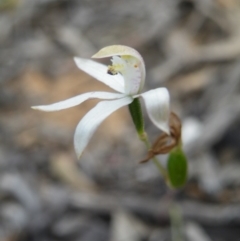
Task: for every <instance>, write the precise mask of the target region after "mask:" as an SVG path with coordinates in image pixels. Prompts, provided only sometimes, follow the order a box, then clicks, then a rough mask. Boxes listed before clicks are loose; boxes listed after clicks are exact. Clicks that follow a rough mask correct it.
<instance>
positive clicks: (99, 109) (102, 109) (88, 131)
mask: <svg viewBox="0 0 240 241" xmlns="http://www.w3.org/2000/svg"><path fill="white" fill-rule="evenodd" d="M132 101H133V99H132V98H130V97H125V98H122V99H118V100H112V101H101V102H100V103H98V104H97V105H96V106H95V107H94V108H93V109H91V110H90V111H89V112H88V113H87V114H86V115H85V116H84V117H83V118H82V120H81V121H80V122H79V124H78V126H77V128H76V131H75V135H74V147H75V151H76V153H77V156H78V157H79V158H80V156H81V155H82V152H83V150H84V149H85V147H86V146H87V144H88V142H89V140H90V139H91V137H92V135H93V133H94V131H95V130H96V129H97V127H98V126H99V125H100V124H101V123H102V121H103V120H105V119H106V118H107V117H108V116H109V115H111V114H112V113H113V112H114V111H116V110H117V109H119V108H121V107H122V106H125V105H128V104H129V103H131V102H132Z"/></svg>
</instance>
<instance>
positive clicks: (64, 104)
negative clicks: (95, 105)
mask: <svg viewBox="0 0 240 241" xmlns="http://www.w3.org/2000/svg"><path fill="white" fill-rule="evenodd" d="M124 96H125V94H119V93H109V92H97V91H96V92H88V93H84V94H81V95H78V96H75V97H72V98H70V99H67V100H63V101H60V102H57V103H54V104H51V105H40V106H32V108H33V109H36V110H42V111H58V110H63V109H67V108H70V107H73V106H76V105H79V104H81V103H83V102H84V101H86V100H88V99H94V98H98V99H119V98H122V97H124Z"/></svg>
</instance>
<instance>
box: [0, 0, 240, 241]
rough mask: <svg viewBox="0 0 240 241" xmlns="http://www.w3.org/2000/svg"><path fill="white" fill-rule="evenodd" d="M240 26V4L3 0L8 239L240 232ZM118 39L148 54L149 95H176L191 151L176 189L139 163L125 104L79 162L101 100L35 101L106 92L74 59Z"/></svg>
mask: <svg viewBox="0 0 240 241" xmlns="http://www.w3.org/2000/svg"><path fill="white" fill-rule="evenodd" d="M239 21H240V1H239V0H148V1H145V0H122V1H117V0H111V1H109V0H106V1H100V0H0V240H1V241H30V240H31V241H32V240H34V241H35V240H36V241H54V240H73V241H75V240H76V241H78V240H79V241H108V240H109V241H168V240H169V241H170V240H173V241H178V240H179V241H185V240H186V241H211V240H213V241H215V240H216V241H229V240H231V241H235V240H236V241H237V240H240V204H239V201H240V159H239V158H240V95H239V92H240V25H239ZM112 44H124V45H128V46H131V47H133V48H136V49H137V50H138V51H139V52H140V53H141V54H142V56H143V58H144V60H145V63H146V68H147V79H146V85H145V89H146V90H148V89H151V88H157V87H159V86H166V87H167V88H168V89H169V91H170V94H171V108H172V110H173V111H175V112H176V113H177V114H178V115H179V116H180V117H181V119H182V123H183V140H184V148H185V151H186V153H187V156H188V159H189V180H188V182H187V184H186V186H185V187H184V188H183V189H181V190H179V191H173V190H169V188H167V187H166V185H165V183H164V181H163V179H162V177H161V176H160V174H159V173H158V171H157V169H156V168H155V167H154V166H153V164H152V163H151V162H149V163H146V164H139V161H140V160H141V159H142V158H143V157H145V156H146V150H145V147H144V146H143V144H142V143H141V142H140V141H139V140H138V138H137V135H136V132H135V129H134V126H133V124H132V121H131V119H130V117H129V113H128V110H127V108H123V109H121V110H119V111H117V112H116V113H114V114H113V115H112V116H110V117H109V118H108V119H107V120H106V121H105V122H104V123H103V124H102V125H101V127H100V128H99V129H98V130H97V132H96V133H95V135H94V137H93V138H92V139H91V142H90V143H89V145H88V147H87V149H86V150H85V152H84V155H83V156H82V158H81V160H80V161H78V160H77V158H76V155H75V153H74V148H73V133H74V130H75V127H76V125H77V123H78V122H79V120H80V119H81V118H82V117H83V116H84V114H85V113H86V112H87V111H88V110H90V108H91V107H93V106H94V105H95V104H96V103H97V101H95V100H91V101H87V102H86V103H84V104H82V105H81V106H77V107H75V108H71V109H68V110H64V111H60V112H56V113H43V112H38V111H34V110H32V109H30V106H32V105H39V104H49V103H52V102H57V101H60V100H63V99H66V98H68V97H72V96H75V95H77V94H79V93H83V92H86V91H93V90H109V89H108V88H107V87H106V86H104V85H102V84H100V83H98V82H97V81H95V80H94V79H92V78H91V77H90V76H87V75H86V74H84V73H83V72H81V71H80V70H78V69H77V67H76V66H75V64H74V62H73V56H81V57H85V58H89V57H90V56H92V55H93V54H94V53H95V52H97V51H98V50H99V49H100V48H102V47H105V46H107V45H112ZM107 61H108V60H107ZM106 63H107V62H106ZM145 117H146V123H145V125H146V130H147V132H148V133H149V135H150V138H151V140H152V141H153V140H154V139H155V138H156V137H157V136H158V135H159V134H160V132H159V131H158V130H157V129H156V128H155V127H154V126H153V125H152V124H151V123H150V121H149V119H148V118H147V116H146V115H145ZM165 158H166V157H164V156H159V159H160V161H162V162H163V163H164V161H165ZM173 202H175V203H176V204H177V206H173V205H172V203H173ZM170 214H171V215H170Z"/></svg>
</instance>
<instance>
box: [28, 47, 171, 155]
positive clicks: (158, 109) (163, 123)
mask: <svg viewBox="0 0 240 241" xmlns="http://www.w3.org/2000/svg"><path fill="white" fill-rule="evenodd" d="M107 57H111V62H112V64H111V65H110V66H105V65H103V64H100V63H97V62H95V61H92V60H89V59H83V58H79V57H75V58H74V60H75V63H76V65H77V66H78V68H79V69H81V70H82V71H84V72H85V73H87V74H89V75H91V76H92V77H94V78H95V79H97V80H98V81H100V82H102V83H104V84H106V85H107V86H109V87H111V88H112V89H113V90H115V91H116V92H117V93H116V92H114V93H110V92H99V91H94V92H88V93H82V94H80V95H78V96H75V97H72V98H70V99H67V100H64V101H61V102H58V103H55V104H51V105H41V106H33V107H32V108H33V109H37V110H41V111H58V110H63V109H66V108H70V107H73V106H76V105H79V104H81V103H83V102H84V101H86V100H89V99H93V98H98V99H103V100H104V101H101V102H99V103H98V104H97V105H96V106H95V107H94V108H93V109H91V110H90V111H89V112H88V113H87V114H86V115H85V116H84V117H83V118H82V120H81V121H80V122H79V124H78V125H77V128H76V131H75V134H74V147H75V151H76V153H77V156H78V157H79V158H80V157H81V155H82V153H83V151H84V149H85V147H86V146H87V144H88V142H89V141H90V139H91V137H92V135H93V133H94V132H95V130H96V129H97V127H98V126H99V125H100V124H101V123H102V121H104V120H105V119H106V118H107V117H108V116H109V115H111V114H112V113H113V112H114V111H116V110H118V109H119V108H121V107H123V106H126V105H129V109H130V113H131V115H132V117H133V121H134V124H135V126H136V129H137V131H138V134H139V137H140V139H143V140H144V141H145V139H144V138H146V137H145V136H144V127H143V119H138V118H137V116H138V114H137V112H136V111H138V110H136V105H137V104H138V101H139V100H138V99H139V98H140V97H142V98H143V100H144V102H145V105H146V110H147V113H148V116H149V118H150V119H151V121H152V122H153V124H154V125H155V126H156V127H158V128H159V129H161V130H162V131H163V132H165V133H167V134H169V125H168V120H169V93H168V90H167V89H166V88H156V89H153V90H149V91H147V92H144V93H142V90H143V87H144V83H145V78H146V71H145V64H144V61H143V59H142V57H141V55H140V54H139V53H138V52H137V51H136V50H135V49H133V48H130V47H127V46H123V45H112V46H108V47H105V48H103V49H101V50H100V51H99V52H97V53H96V54H95V55H93V56H92V58H96V59H101V58H107ZM139 103H140V102H139ZM134 113H135V114H136V115H135V114H134ZM134 115H135V117H134ZM146 143H147V142H146Z"/></svg>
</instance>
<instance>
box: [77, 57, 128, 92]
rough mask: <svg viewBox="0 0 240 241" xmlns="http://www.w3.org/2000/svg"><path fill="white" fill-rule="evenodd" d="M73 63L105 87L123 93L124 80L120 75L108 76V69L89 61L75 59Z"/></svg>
mask: <svg viewBox="0 0 240 241" xmlns="http://www.w3.org/2000/svg"><path fill="white" fill-rule="evenodd" d="M74 61H75V63H76V65H77V66H78V68H79V69H81V70H82V71H84V72H85V73H87V74H89V75H91V76H92V77H94V78H95V79H97V80H98V81H101V82H102V83H104V84H105V85H107V86H109V87H111V88H112V89H114V90H116V91H118V92H120V93H124V80H123V77H122V76H121V75H120V74H117V75H110V74H108V73H107V71H108V67H107V66H106V65H103V64H100V63H97V62H95V61H93V60H90V59H82V58H78V57H75V58H74Z"/></svg>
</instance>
